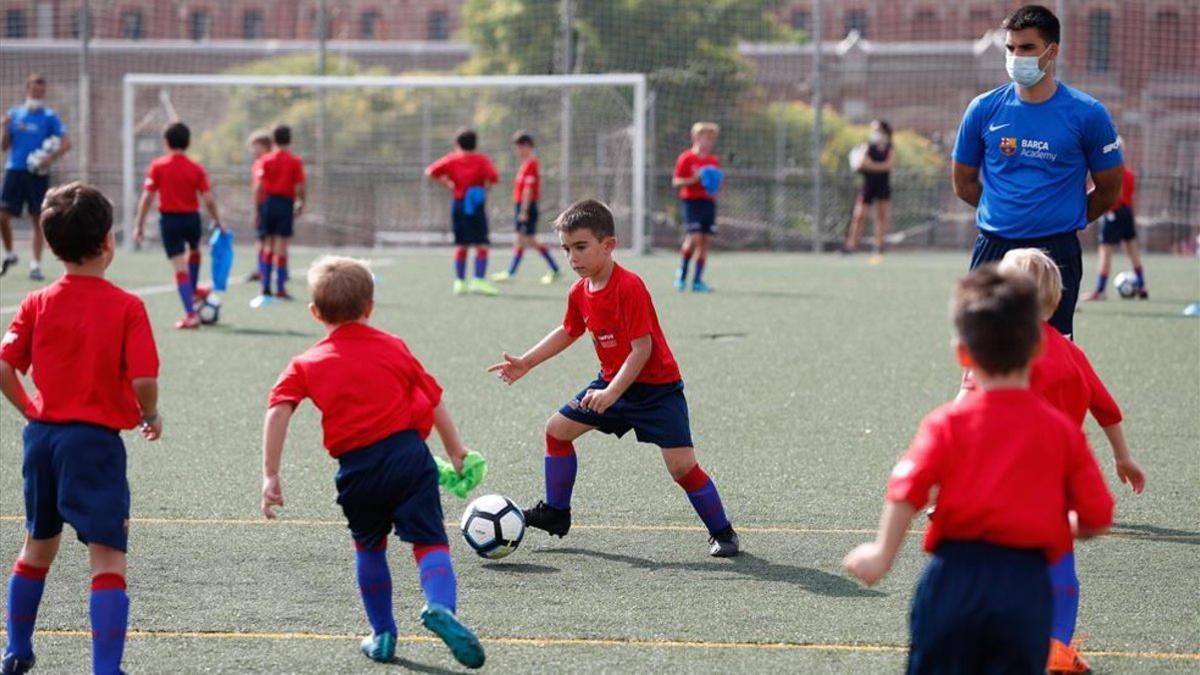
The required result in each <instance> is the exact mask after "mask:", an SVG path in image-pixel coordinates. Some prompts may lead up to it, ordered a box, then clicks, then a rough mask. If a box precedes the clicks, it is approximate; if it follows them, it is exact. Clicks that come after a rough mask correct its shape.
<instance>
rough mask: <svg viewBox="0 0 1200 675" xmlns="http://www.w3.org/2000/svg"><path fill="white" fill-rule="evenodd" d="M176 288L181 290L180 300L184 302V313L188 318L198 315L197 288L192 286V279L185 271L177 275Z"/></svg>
mask: <svg viewBox="0 0 1200 675" xmlns="http://www.w3.org/2000/svg"><path fill="white" fill-rule="evenodd" d="M175 287H176V288H178V289H179V299H180V300H182V301H183V311H185V312H187V314H188V316H191V315H193V314H195V313H196V305H195V298H196V287H195V286H193V285H192V277H191V276H190V275H189V274H188V273H187V272H184V271H179V272H176V273H175Z"/></svg>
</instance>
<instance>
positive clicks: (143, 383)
mask: <svg viewBox="0 0 1200 675" xmlns="http://www.w3.org/2000/svg"><path fill="white" fill-rule="evenodd" d="M129 384H130V386H131V387H132V388H133V395H134V397H135V398H137V402H138V408H140V409H141V411H142V426H141V429H142V435H143V436H145V437H146V440H148V441H157V440H158V439H159V437H161V436H162V428H163V421H162V415H159V414H158V380H157V379H155V378H153V377H138V378H135V379H134V380H133V381H132V382H130V383H129Z"/></svg>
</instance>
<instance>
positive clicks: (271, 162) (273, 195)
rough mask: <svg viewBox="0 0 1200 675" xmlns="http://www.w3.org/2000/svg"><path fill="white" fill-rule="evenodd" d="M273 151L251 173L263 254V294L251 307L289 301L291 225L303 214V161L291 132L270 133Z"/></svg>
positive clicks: (285, 129)
mask: <svg viewBox="0 0 1200 675" xmlns="http://www.w3.org/2000/svg"><path fill="white" fill-rule="evenodd" d="M271 137H272V138H273V139H274V140H275V149H274V150H272V151H271V152H268V153H267V154H265V155H263V156H262V159H261V161H260V162H259V165H258V170H257V171H256V172H255V174H254V198H255V200H256V201H257V202H258V203H260V204H262V208H261V211H260V215H259V228H260V232H261V233H262V235H263V241H264V242H265V243H264V244H263V248H264V250H265V253H264V254H263V255H262V256H261V262H260V263H259V275H260V276H261V281H262V294H261V295H260V296H259V297H257V298H255V299H254V301H253V302H252V306H254V307H261V306H262V305H263V304H264V303H266V302H268V301H269V299H270V298H272V297H274V298H277V299H279V300H291V299H292V296H290V295H288V292H287V280H288V240H290V239H291V238H292V234H293V232H294V226H293V225H294V222H295V219H296V218H299V217H300V214H302V213H304V198H305V187H304V162H303V161H301V159H300V158H299V157H297V156H295V155H293V154H292V153H291V151H290V150H288V148H289V147H290V146H291V144H292V129H291V127H289V126H287V125H286V124H280V125H279V126H277V127H275V130H274V131H272V132H271ZM272 271H274V272H275V274H276V283H275V294H274V296H272V294H271V272H272Z"/></svg>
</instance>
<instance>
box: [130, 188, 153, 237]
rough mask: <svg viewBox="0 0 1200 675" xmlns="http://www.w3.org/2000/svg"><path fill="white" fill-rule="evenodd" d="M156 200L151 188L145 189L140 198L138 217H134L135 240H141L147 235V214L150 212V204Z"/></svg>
mask: <svg viewBox="0 0 1200 675" xmlns="http://www.w3.org/2000/svg"><path fill="white" fill-rule="evenodd" d="M153 201H154V193H153V192H151V191H149V190H143V191H142V196H141V198H140V199H139V200H138V205H137V217H136V218H134V225H133V240H134V241H141V240H142V239H144V238H145V237H146V216H147V215H149V213H150V204H151V202H153Z"/></svg>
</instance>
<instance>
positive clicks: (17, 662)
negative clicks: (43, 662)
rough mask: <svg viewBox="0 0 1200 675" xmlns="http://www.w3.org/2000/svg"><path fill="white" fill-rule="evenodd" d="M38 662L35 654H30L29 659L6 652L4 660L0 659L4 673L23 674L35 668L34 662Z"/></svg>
mask: <svg viewBox="0 0 1200 675" xmlns="http://www.w3.org/2000/svg"><path fill="white" fill-rule="evenodd" d="M36 662H37V659H36V658H34V656H33V654H30V655H29V658H27V659H19V658H17V655H16V654H9V653H7V652H5V654H4V660H3V661H0V673H2V674H3V675H21V673H28V672H29V671H30V670H32V669H33V664H34V663H36Z"/></svg>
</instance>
